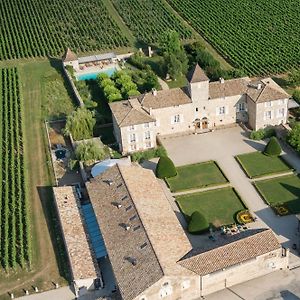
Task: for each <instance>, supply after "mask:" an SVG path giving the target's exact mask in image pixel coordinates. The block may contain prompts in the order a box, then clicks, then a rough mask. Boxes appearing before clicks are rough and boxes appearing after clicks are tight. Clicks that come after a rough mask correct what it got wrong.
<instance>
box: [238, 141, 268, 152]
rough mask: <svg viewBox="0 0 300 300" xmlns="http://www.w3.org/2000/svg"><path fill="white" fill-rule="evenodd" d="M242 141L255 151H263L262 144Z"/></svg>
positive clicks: (263, 146) (263, 145)
mask: <svg viewBox="0 0 300 300" xmlns="http://www.w3.org/2000/svg"><path fill="white" fill-rule="evenodd" d="M243 141H244V142H245V143H246V144H248V145H249V146H251V147H252V148H254V149H255V150H257V151H263V150H264V149H265V144H264V143H262V142H256V141H252V140H246V139H244V140H243Z"/></svg>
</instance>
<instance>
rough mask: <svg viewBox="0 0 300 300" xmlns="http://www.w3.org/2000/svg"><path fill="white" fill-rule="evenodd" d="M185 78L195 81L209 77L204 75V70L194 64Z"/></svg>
mask: <svg viewBox="0 0 300 300" xmlns="http://www.w3.org/2000/svg"><path fill="white" fill-rule="evenodd" d="M187 79H188V81H189V82H190V83H196V82H201V81H207V80H209V78H208V77H207V76H206V74H205V72H204V71H203V70H202V69H201V68H200V66H199V65H198V64H196V65H195V66H194V67H193V68H192V69H191V70H190V72H189V73H188V75H187Z"/></svg>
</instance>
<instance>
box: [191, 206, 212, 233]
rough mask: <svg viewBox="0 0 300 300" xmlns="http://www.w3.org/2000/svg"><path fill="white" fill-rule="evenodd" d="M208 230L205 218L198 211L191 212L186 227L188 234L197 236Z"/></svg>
mask: <svg viewBox="0 0 300 300" xmlns="http://www.w3.org/2000/svg"><path fill="white" fill-rule="evenodd" d="M208 229H209V224H208V222H207V220H206V218H205V217H204V216H203V215H202V214H201V213H200V212H199V211H195V212H193V213H192V216H191V220H190V222H189V226H188V231H189V233H192V234H199V233H202V232H205V231H208Z"/></svg>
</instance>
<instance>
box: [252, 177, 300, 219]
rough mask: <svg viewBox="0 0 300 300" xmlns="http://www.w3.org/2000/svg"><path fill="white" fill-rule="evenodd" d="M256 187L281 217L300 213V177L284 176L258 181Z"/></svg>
mask: <svg viewBox="0 0 300 300" xmlns="http://www.w3.org/2000/svg"><path fill="white" fill-rule="evenodd" d="M255 187H256V189H257V190H258V192H259V193H260V195H261V196H262V197H263V199H264V200H265V202H266V203H267V204H268V205H270V206H271V207H272V208H273V209H274V211H275V213H277V214H279V215H285V214H287V212H286V209H287V210H288V213H292V214H297V213H300V178H299V177H298V176H294V175H290V176H282V177H277V178H273V179H267V180H262V181H258V182H256V183H255Z"/></svg>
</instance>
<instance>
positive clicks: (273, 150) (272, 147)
mask: <svg viewBox="0 0 300 300" xmlns="http://www.w3.org/2000/svg"><path fill="white" fill-rule="evenodd" d="M280 153H281V147H280V144H279V142H278V141H277V138H276V137H275V136H272V137H271V138H270V140H269V142H268V144H267V146H266V148H265V150H264V154H266V155H268V156H278V155H280Z"/></svg>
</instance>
